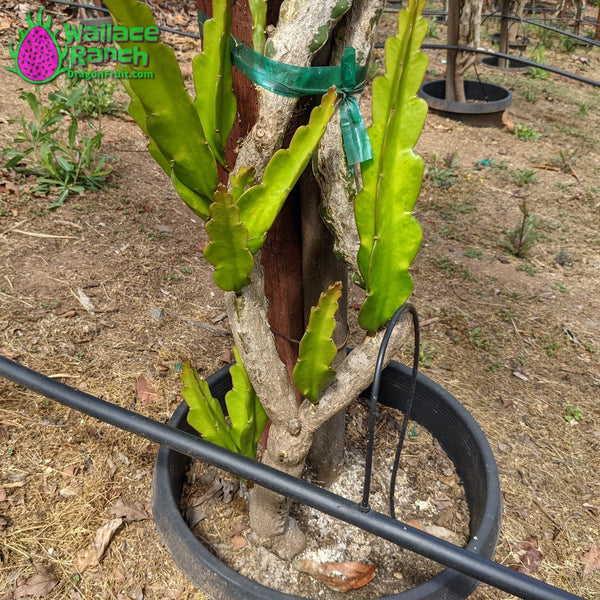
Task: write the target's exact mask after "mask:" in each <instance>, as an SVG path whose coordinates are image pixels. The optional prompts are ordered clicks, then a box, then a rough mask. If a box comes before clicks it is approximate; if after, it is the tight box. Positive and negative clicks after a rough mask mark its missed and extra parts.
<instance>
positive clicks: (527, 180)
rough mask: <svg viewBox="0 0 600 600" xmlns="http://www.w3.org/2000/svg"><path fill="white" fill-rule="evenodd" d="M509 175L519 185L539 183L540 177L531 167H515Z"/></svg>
mask: <svg viewBox="0 0 600 600" xmlns="http://www.w3.org/2000/svg"><path fill="white" fill-rule="evenodd" d="M508 176H509V177H510V178H511V179H512V180H513V181H514V182H515V183H516V184H517V185H518V186H519V187H523V186H524V185H529V184H531V183H537V182H538V179H537V177H536V176H535V173H534V172H533V171H532V170H531V169H515V170H514V171H510V172H509V174H508Z"/></svg>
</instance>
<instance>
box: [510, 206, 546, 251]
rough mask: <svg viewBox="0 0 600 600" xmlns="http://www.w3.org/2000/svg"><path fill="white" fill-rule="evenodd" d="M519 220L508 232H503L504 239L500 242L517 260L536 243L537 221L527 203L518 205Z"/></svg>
mask: <svg viewBox="0 0 600 600" xmlns="http://www.w3.org/2000/svg"><path fill="white" fill-rule="evenodd" d="M519 210H520V211H521V219H520V220H519V222H518V223H517V224H516V225H515V227H514V228H513V229H511V230H510V231H505V232H504V233H505V237H504V238H503V239H502V240H501V241H502V245H503V246H504V248H506V249H507V250H508V251H509V252H510V253H511V254H513V255H514V256H517V257H518V258H524V257H525V256H526V255H527V253H528V252H529V251H530V250H531V249H532V248H533V246H535V244H536V242H537V241H538V237H539V235H538V232H537V219H536V217H535V215H534V214H533V213H531V212H530V210H529V207H528V206H527V201H526V200H522V201H521V203H520V204H519Z"/></svg>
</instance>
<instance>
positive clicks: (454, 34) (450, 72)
mask: <svg viewBox="0 0 600 600" xmlns="http://www.w3.org/2000/svg"><path fill="white" fill-rule="evenodd" d="M459 20H460V0H450V1H449V2H448V39H447V42H448V45H449V46H457V45H458V31H459ZM456 56H457V51H456V50H453V49H450V50H447V51H446V100H448V101H450V102H456Z"/></svg>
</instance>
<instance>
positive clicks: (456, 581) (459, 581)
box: [152, 361, 502, 600]
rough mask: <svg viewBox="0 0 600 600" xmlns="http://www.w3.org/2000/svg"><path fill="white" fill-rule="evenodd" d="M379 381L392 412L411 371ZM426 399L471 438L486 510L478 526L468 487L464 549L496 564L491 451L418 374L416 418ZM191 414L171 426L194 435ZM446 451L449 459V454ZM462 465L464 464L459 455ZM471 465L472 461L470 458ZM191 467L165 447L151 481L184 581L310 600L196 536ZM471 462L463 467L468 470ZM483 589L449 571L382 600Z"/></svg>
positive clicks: (224, 597)
mask: <svg viewBox="0 0 600 600" xmlns="http://www.w3.org/2000/svg"><path fill="white" fill-rule="evenodd" d="M228 369H229V367H224V368H223V369H220V370H219V371H217V372H216V373H214V374H213V375H211V376H210V377H209V378H208V379H207V382H208V384H209V386H210V387H211V390H212V392H213V394H214V395H215V396H216V397H219V396H223V395H224V393H225V391H226V390H227V389H228V387H229V386H230V379H229V374H228ZM382 375H383V376H382V389H381V392H380V395H381V397H382V399H383V402H382V403H383V404H389V399H388V402H386V401H385V399H386V392H385V388H386V382H387V383H388V384H389V382H390V381H391V382H392V383H393V382H394V381H395V380H399V378H400V379H402V380H405V381H407V382H408V379H409V378H410V369H409V368H408V367H406V366H405V365H401V364H399V363H396V362H394V361H391V362H390V365H389V366H388V367H387V368H386V369H385V370H384V372H383V374H382ZM365 393H366V392H365ZM428 398H429V401H430V402H435V399H438V400H439V402H440V407H442V408H443V410H442V409H440V408H439V407H438V408H437V418H438V419H441V420H442V422H443V423H444V424H445V423H446V417H447V415H445V414H443V412H444V410H445V411H447V412H448V414H451V416H452V417H453V418H454V419H455V420H456V423H458V424H460V426H461V427H462V428H463V432H462V433H463V435H464V434H466V432H468V435H469V436H470V440H468V443H467V440H466V439H463V440H462V442H463V445H464V444H467V445H468V446H469V450H471V451H475V452H476V454H477V456H476V457H475V458H477V459H478V462H479V469H480V470H481V471H482V473H477V474H476V475H472V476H468V475H467V477H468V478H469V479H472V480H473V481H475V482H476V483H475V485H474V487H479V488H481V486H482V485H483V488H482V489H483V490H484V496H485V498H484V500H483V505H482V506H478V509H477V510H478V511H479V512H481V514H480V515H479V518H478V521H479V522H478V523H476V524H475V526H474V523H473V519H474V517H473V512H474V509H473V507H474V506H475V505H476V504H477V505H479V504H481V501H482V499H481V498H480V497H478V496H477V497H475V496H474V495H477V494H481V489H475V490H474V491H473V490H470V491H469V490H467V485H466V484H465V491H466V493H467V502H468V505H469V512H470V516H471V523H470V527H471V533H470V540H469V543H468V544H467V546H466V548H467V549H469V550H471V551H472V552H474V553H475V554H480V555H482V556H485V557H486V558H491V557H492V556H493V553H494V550H495V547H496V544H497V541H498V536H499V532H500V521H501V511H502V505H501V504H502V502H501V493H500V484H499V480H498V470H497V467H496V463H495V460H494V456H493V454H492V451H491V448H490V446H489V444H488V441H487V439H486V437H485V435H484V433H483V431H482V430H481V428H480V427H479V425H478V424H477V422H476V421H475V419H474V418H473V417H472V416H471V414H470V413H469V412H468V411H467V410H466V409H465V408H464V407H463V406H462V405H461V404H460V403H459V402H458V400H456V398H454V396H452V395H451V394H450V393H449V392H447V391H446V390H445V389H444V388H442V387H441V386H439V385H438V384H436V383H435V382H434V381H432V380H431V379H429V378H428V377H426V376H424V375H422V374H419V379H418V385H417V396H416V397H415V405H414V406H413V414H414V413H415V408H417V404H419V405H420V404H421V403H422V402H423V401H424V400H423V399H425V400H427V399H428ZM432 399H433V400H432ZM396 403H397V402H396ZM187 411H188V408H187V405H186V404H185V402H182V403H181V404H180V406H179V407H178V408H177V409H176V411H175V412H174V414H173V416H172V418H171V419H170V421H169V424H170V425H171V426H174V427H178V428H182V429H183V428H185V429H187V430H190V428H189V426H188V425H187V423H186V415H187ZM417 412H418V409H417ZM429 413H431V415H433V416H431V415H430V417H429V418H436V411H435V410H430V411H429ZM413 418H414V420H415V421H417V422H420V420H419V419H418V418H416V416H415V417H413ZM421 420H423V419H421ZM432 435H434V437H436V439H438V441H440V444H441V445H442V446H443V447H444V449H446V446H447V445H448V444H454V442H453V441H452V440H453V438H452V437H451V436H447V435H446V436H445V437H446V439H440V437H439V435H435V434H434V433H433V432H432ZM459 437H460V436H459ZM446 451H447V452H448V450H447V449H446ZM456 452H458V451H455V453H456ZM450 458H451V460H452V461H453V462H454V463H455V465H456V463H457V457H453V456H450ZM458 458H460V456H459V455H458ZM471 458H473V457H472V456H471ZM189 460H190V459H189V458H188V457H186V456H183V455H181V454H179V453H177V452H175V451H173V450H171V449H169V448H167V447H165V446H161V447H160V450H159V453H158V456H157V459H156V464H155V467H154V473H153V478H152V512H153V516H154V520H155V523H156V526H157V528H158V530H159V533H160V535H161V537H162V539H163V541H164V543H165V545H166V547H167V549H168V550H169V552H170V553H171V556H172V557H173V559H174V561H175V563H176V564H177V565H178V566H179V568H180V569H181V570H182V571H183V572H184V574H185V575H186V576H187V577H188V578H189V579H190V580H191V581H192V582H193V583H194V584H195V585H197V586H198V587H199V588H200V589H202V590H203V591H204V592H205V593H207V594H209V595H210V597H211V598H214V599H215V600H232V599H237V598H240V599H242V598H243V599H244V600H249V599H257V600H258V599H264V600H306V597H303V596H295V595H290V594H287V593H285V592H279V591H277V590H274V589H271V588H268V587H266V586H264V585H262V584H259V583H257V582H255V581H253V580H251V579H249V578H247V577H245V576H243V575H240V574H239V573H238V572H237V571H235V570H233V569H232V568H230V567H228V566H227V565H225V563H223V562H222V561H221V560H220V559H218V558H217V557H216V556H215V555H213V554H212V552H211V551H210V550H209V549H208V548H207V547H206V546H205V545H204V544H203V543H202V542H201V541H200V540H199V539H198V538H197V537H196V536H195V535H194V533H193V532H192V530H191V529H190V528H189V526H188V524H187V522H186V521H185V519H184V517H183V515H182V513H181V510H180V508H179V499H180V495H181V489H182V486H183V476H184V474H185V471H186V469H187V465H188V463H189ZM467 462H468V461H465V464H467ZM456 468H457V470H458V471H459V475H460V476H461V479H463V480H465V473H460V469H459V468H458V465H456ZM478 583H479V582H477V581H476V580H474V579H472V578H470V577H468V576H466V575H463V574H461V573H458V572H456V571H453V570H451V569H448V568H447V569H444V570H443V571H442V572H441V573H439V574H438V575H436V576H435V577H433V578H432V579H430V580H428V581H426V582H424V583H422V584H420V585H418V586H416V587H414V588H412V589H409V590H405V591H403V592H401V593H399V594H395V595H392V596H384V597H380V598H379V600H426V599H431V600H434V599H435V600H445V599H447V600H457V599H459V598H467V597H468V596H469V595H470V593H471V592H472V591H473V590H474V589H475V588H476V587H477V585H478Z"/></svg>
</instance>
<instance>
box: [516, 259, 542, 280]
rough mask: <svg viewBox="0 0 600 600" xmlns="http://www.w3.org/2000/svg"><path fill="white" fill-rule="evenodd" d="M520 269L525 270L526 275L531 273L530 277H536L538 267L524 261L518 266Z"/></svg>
mask: <svg viewBox="0 0 600 600" xmlns="http://www.w3.org/2000/svg"><path fill="white" fill-rule="evenodd" d="M517 270H518V271H523V273H525V275H529V277H535V276H536V275H537V269H536V268H535V267H534V266H533V265H530V264H529V263H525V262H522V263H521V264H520V265H519V266H518V267H517Z"/></svg>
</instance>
